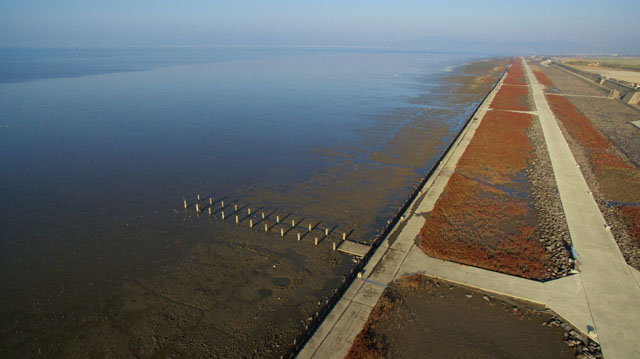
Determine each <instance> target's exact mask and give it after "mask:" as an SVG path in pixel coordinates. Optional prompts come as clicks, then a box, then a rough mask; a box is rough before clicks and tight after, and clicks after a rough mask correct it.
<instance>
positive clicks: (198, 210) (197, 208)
mask: <svg viewBox="0 0 640 359" xmlns="http://www.w3.org/2000/svg"><path fill="white" fill-rule="evenodd" d="M196 213H200V206H199V205H198V203H196Z"/></svg>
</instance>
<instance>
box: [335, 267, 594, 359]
mask: <svg viewBox="0 0 640 359" xmlns="http://www.w3.org/2000/svg"><path fill="white" fill-rule="evenodd" d="M576 336H579V335H577V334H576V333H575V331H573V328H571V327H570V326H568V325H567V324H566V323H562V322H561V321H559V320H558V319H557V318H555V316H554V314H553V313H552V312H549V311H548V310H545V309H543V308H540V307H536V306H533V305H531V304H528V303H525V302H519V301H515V300H512V299H509V298H504V297H496V296H493V295H491V294H489V293H485V292H481V291H477V290H473V289H470V288H466V287H463V286H458V285H454V284H451V283H448V282H446V281H442V280H438V279H433V278H429V277H426V276H421V275H415V276H409V277H403V278H400V279H398V280H396V281H394V282H392V283H390V285H389V287H387V289H385V291H384V292H383V294H382V296H381V297H380V299H379V301H378V303H377V304H376V306H375V307H374V309H373V311H372V313H371V315H370V316H369V319H368V320H367V322H366V324H365V326H364V328H363V330H362V331H361V332H360V334H359V335H358V337H357V338H356V340H355V342H354V345H353V347H352V348H351V350H350V352H349V354H348V355H347V358H352V359H355V358H574V357H576V356H577V355H578V354H580V355H581V354H582V353H583V352H585V350H586V351H587V352H588V353H589V354H590V353H593V354H595V356H596V357H597V356H600V357H601V355H600V351H599V347H598V346H597V344H595V343H594V342H591V341H589V340H588V339H587V338H583V337H580V338H576ZM585 348H586V349H585Z"/></svg>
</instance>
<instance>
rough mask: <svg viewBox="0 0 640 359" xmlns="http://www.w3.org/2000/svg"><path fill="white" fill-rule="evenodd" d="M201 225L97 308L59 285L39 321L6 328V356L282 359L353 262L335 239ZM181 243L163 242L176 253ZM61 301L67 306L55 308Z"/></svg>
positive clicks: (197, 223)
mask: <svg viewBox="0 0 640 359" xmlns="http://www.w3.org/2000/svg"><path fill="white" fill-rule="evenodd" d="M192 226H193V228H194V231H193V237H195V238H197V237H200V239H192V240H194V243H193V248H192V249H191V250H190V251H189V252H187V253H185V256H184V257H182V256H181V257H182V258H178V259H174V260H172V259H170V258H158V260H159V262H158V263H156V264H155V265H154V266H153V269H152V270H151V269H147V271H146V273H145V272H140V271H132V272H131V273H132V275H130V276H129V277H128V278H126V279H125V280H123V282H122V283H121V284H120V285H119V286H118V288H117V289H116V290H114V294H113V296H112V297H105V296H103V295H100V293H99V292H98V293H95V297H94V296H91V297H92V298H95V301H96V303H83V302H80V301H78V298H77V296H76V295H74V294H73V293H70V288H67V289H65V288H64V287H63V288H58V289H57V290H58V293H57V295H58V296H60V298H57V296H52V297H51V299H52V302H44V303H40V307H39V308H37V310H34V311H33V312H32V313H31V315H30V316H29V317H28V318H24V319H28V322H29V323H33V324H31V325H25V324H24V323H21V322H20V321H18V322H5V323H4V324H3V328H2V332H1V333H2V338H3V343H5V344H4V345H3V351H2V352H3V355H2V356H3V357H6V358H8V357H14V356H15V357H24V356H25V354H29V355H28V356H32V357H37V356H38V355H42V356H43V357H49V358H51V357H63V358H81V357H130V356H135V357H150V356H152V355H156V356H158V357H165V356H173V357H209V358H211V357H236V358H237V357H246V358H251V357H254V358H264V357H279V356H280V355H286V353H287V351H288V350H289V348H290V346H291V343H292V342H293V340H294V339H296V338H299V336H300V335H301V333H302V332H303V331H304V330H305V323H306V322H305V320H306V318H308V317H312V316H313V315H314V313H315V312H316V311H317V310H318V308H319V306H318V304H319V303H321V302H322V303H324V300H325V299H326V298H328V297H329V296H330V295H332V294H333V292H332V288H334V287H337V286H338V284H339V283H340V281H341V275H342V273H344V272H346V271H347V270H348V268H350V267H351V266H352V265H353V263H352V260H351V258H350V257H349V256H347V255H344V254H342V253H341V252H337V251H336V252H334V251H332V250H331V246H330V244H328V242H327V243H321V244H320V245H319V246H318V247H315V246H314V245H313V243H312V241H310V240H308V239H307V240H303V241H300V242H298V241H296V240H295V239H293V238H285V239H282V238H280V236H279V235H277V234H275V233H272V234H270V235H264V234H261V233H258V232H253V231H250V230H248V229H238V228H236V226H235V225H234V224H221V225H217V226H214V225H211V224H209V223H208V222H206V221H198V220H196V219H193V223H192ZM213 231H215V233H214V232H213ZM238 233H241V234H242V235H238ZM183 238H184V237H183ZM202 238H205V239H204V240H203V239H202ZM174 241H176V243H174ZM174 241H169V242H166V243H162V245H163V246H167V247H169V251H171V248H173V247H175V246H177V245H178V243H177V241H179V239H177V238H176V239H174ZM85 285H86V283H85ZM94 286H98V283H95V282H94V284H93V285H92V283H89V285H88V286H87V287H88V288H92V287H94ZM88 290H91V289H88ZM85 295H88V293H85ZM56 299H60V300H66V301H67V303H66V305H64V306H60V305H58V306H55V307H54V306H53V300H56ZM61 323H64V324H63V325H61ZM24 338H40V339H38V340H37V341H30V340H24ZM16 353H20V355H15V354H16Z"/></svg>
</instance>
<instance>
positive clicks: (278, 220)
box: [276, 216, 280, 224]
mask: <svg viewBox="0 0 640 359" xmlns="http://www.w3.org/2000/svg"><path fill="white" fill-rule="evenodd" d="M276 223H278V224H279V223H280V216H276Z"/></svg>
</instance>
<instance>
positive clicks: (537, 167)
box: [527, 120, 573, 278]
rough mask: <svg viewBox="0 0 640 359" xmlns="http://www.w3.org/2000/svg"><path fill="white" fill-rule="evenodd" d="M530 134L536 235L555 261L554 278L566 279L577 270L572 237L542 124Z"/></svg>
mask: <svg viewBox="0 0 640 359" xmlns="http://www.w3.org/2000/svg"><path fill="white" fill-rule="evenodd" d="M528 135H529V140H530V141H531V144H532V145H533V147H534V148H535V152H534V157H533V160H532V163H531V166H530V167H529V169H527V178H528V180H529V186H530V188H531V193H530V195H529V200H530V202H531V204H532V205H533V206H534V208H535V209H536V211H535V212H536V222H537V224H536V232H537V233H538V235H539V236H540V241H542V242H544V243H545V247H546V249H547V253H548V254H549V257H550V259H551V261H550V262H551V263H552V267H550V268H548V269H547V270H548V271H549V272H550V273H551V277H553V278H558V277H563V276H566V275H568V274H569V272H570V271H571V269H572V267H573V259H571V257H570V248H571V238H570V236H569V228H568V227H567V221H566V219H565V217H564V210H563V209H562V202H561V200H560V193H559V192H558V187H557V185H556V179H555V175H554V174H553V167H552V166H551V159H550V158H549V152H548V151H547V145H546V142H545V140H544V135H543V133H542V127H541V125H540V121H537V120H534V121H532V123H531V127H530V128H529V133H528Z"/></svg>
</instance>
